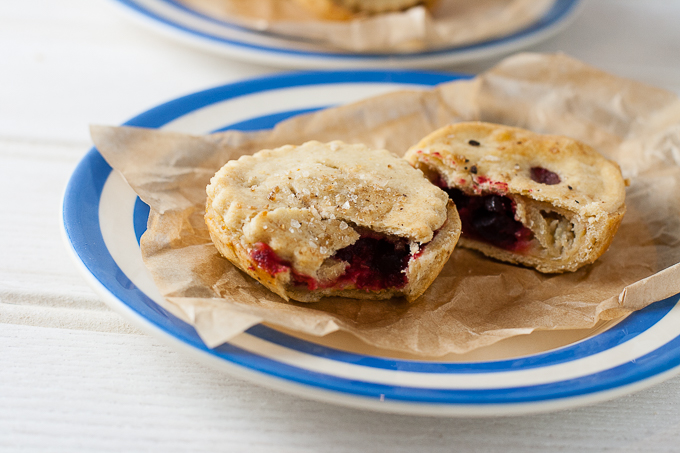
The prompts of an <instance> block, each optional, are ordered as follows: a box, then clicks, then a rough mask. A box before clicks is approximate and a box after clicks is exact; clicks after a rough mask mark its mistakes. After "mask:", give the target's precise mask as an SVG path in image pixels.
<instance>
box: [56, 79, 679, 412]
mask: <svg viewBox="0 0 680 453" xmlns="http://www.w3.org/2000/svg"><path fill="white" fill-rule="evenodd" d="M464 77H466V76H462V75H455V74H443V73H424V72H409V71H347V72H345V71H334V72H303V73H293V74H282V75H275V76H269V77H265V78H260V79H254V80H249V81H245V82H239V83H234V84H229V85H225V86H221V87H217V88H214V89H210V90H207V91H202V92H199V93H196V94H192V95H189V96H186V97H182V98H179V99H176V100H174V101H171V102H168V103H165V104H163V105H160V106H158V107H156V108H154V109H151V110H149V111H147V112H145V113H143V114H141V115H139V116H137V117H135V118H133V119H131V120H130V121H128V122H127V123H126V124H127V125H134V126H144V127H152V128H162V129H166V130H173V131H181V132H187V133H194V134H202V133H207V132H210V131H215V130H223V129H229V128H233V129H240V130H255V129H262V128H269V127H272V126H273V125H274V124H276V123H277V122H279V121H281V120H283V119H285V118H288V117H290V116H293V115H295V114H298V113H303V112H309V111H313V110H317V109H321V108H324V107H328V106H332V105H338V104H342V103H347V102H351V101H354V100H359V99H362V98H366V97H368V96H372V95H377V94H381V93H385V92H388V91H392V90H397V89H402V88H411V89H419V88H428V87H431V86H433V85H436V84H438V83H441V82H445V81H449V80H455V79H458V78H464ZM147 216H148V207H147V206H146V205H145V204H144V203H143V202H141V201H140V200H139V198H137V196H136V194H135V193H134V192H133V191H132V189H130V187H129V186H128V185H127V184H126V183H125V181H124V180H123V179H122V177H121V176H120V175H119V174H118V173H117V172H114V171H112V170H111V167H110V166H109V165H108V164H107V163H106V161H104V159H103V158H102V157H101V155H100V154H99V153H98V152H97V150H96V149H94V148H93V149H91V150H90V151H89V152H88V153H87V155H86V156H85V157H84V158H83V159H82V161H81V162H80V164H79V165H78V167H77V168H76V170H75V171H74V173H73V175H72V177H71V179H70V181H69V183H68V186H67V188H66V191H65V194H64V199H63V209H62V218H63V221H62V227H63V229H62V232H63V234H64V238H65V241H66V243H67V245H68V248H69V250H70V251H71V252H72V255H73V257H74V258H75V261H76V263H77V265H78V267H79V269H80V270H81V271H82V273H83V275H85V277H86V278H87V280H88V281H89V282H90V284H91V285H92V286H93V288H95V290H96V291H97V292H98V293H99V294H100V295H101V296H102V298H103V299H104V300H105V301H106V302H107V303H108V304H109V305H110V306H111V307H112V308H114V309H115V310H117V311H119V312H120V313H121V314H123V315H124V316H126V317H127V318H128V319H130V320H131V321H133V322H134V323H136V324H137V325H138V326H140V327H141V328H143V329H145V330H146V331H147V332H149V333H151V334H153V335H156V336H158V337H160V338H162V339H165V340H167V341H169V342H171V343H172V344H174V345H175V346H177V347H178V348H180V349H183V350H184V351H186V352H188V353H189V354H190V355H191V356H193V357H195V358H197V359H199V360H202V361H204V362H206V363H208V364H209V365H212V366H216V367H218V368H220V369H223V370H226V371H228V372H229V373H231V374H233V375H236V376H239V377H242V378H245V379H248V380H251V381H253V382H256V383H259V384H262V385H266V386H269V387H272V388H276V389H280V390H283V391H286V392H290V393H294V394H297V395H300V396H304V397H306V398H313V399H317V400H322V401H327V402H332V403H336V404H342V405H347V406H352V407H359V408H365V409H371V410H377V411H386V412H395V413H406V414H427V415H449V416H495V415H507V414H525V413H534V412H541V411H550V410H557V409H563V408H568V407H575V406H580V405H585V404H592V403H595V402H598V401H603V400H606V399H610V398H614V397H616V396H620V395H623V394H627V393H630V392H633V391H636V390H639V389H641V388H644V387H647V386H649V385H652V384H654V383H657V382H660V381H661V380H663V379H666V378H668V377H670V376H672V375H674V374H676V373H677V372H678V371H679V370H680V368H679V367H680V307H679V306H678V299H679V296H677V295H676V296H674V297H671V298H669V299H667V300H663V301H659V302H657V303H655V304H652V305H650V306H649V307H647V308H645V309H643V310H641V311H639V312H636V313H633V314H632V315H630V316H628V317H627V318H625V319H623V320H621V321H620V322H618V323H610V324H605V325H601V326H598V327H597V328H596V329H591V330H587V331H562V332H536V333H533V334H531V335H527V336H521V337H516V338H513V339H510V340H506V341H502V342H499V343H497V344H496V345H492V346H489V347H486V348H481V349H480V350H477V351H474V352H473V353H470V354H466V355H462V356H453V355H452V356H446V357H443V358H439V359H433V360H425V359H419V358H415V357H406V356H403V355H399V354H395V353H390V352H388V351H382V350H379V349H375V348H370V347H368V346H365V345H363V344H362V343H361V342H360V341H359V340H356V339H354V338H353V337H350V336H349V335H348V334H331V335H329V336H328V337H324V338H310V337H303V336H300V335H296V334H294V333H290V332H283V331H280V330H277V329H275V328H272V327H269V326H266V325H257V326H255V327H252V328H250V329H248V330H247V331H246V332H245V333H243V334H241V335H239V336H237V337H236V338H234V339H233V340H231V341H229V342H228V343H226V344H224V345H222V346H220V347H217V348H215V349H210V348H207V347H206V346H205V345H204V344H203V342H202V341H201V340H200V338H199V337H198V335H197V334H196V332H195V330H194V329H193V327H191V326H189V325H188V324H186V323H184V322H183V321H181V320H179V319H178V318H176V317H175V316H173V315H172V314H171V313H169V312H168V311H167V310H165V309H164V308H162V307H161V305H159V304H158V301H160V300H162V297H161V295H160V294H159V292H158V290H157V289H156V287H155V285H154V283H153V281H152V280H151V278H150V276H149V274H148V271H147V270H146V268H145V267H144V264H143V262H142V259H141V254H140V250H139V237H140V236H141V234H142V233H143V232H144V230H145V229H146V220H147Z"/></svg>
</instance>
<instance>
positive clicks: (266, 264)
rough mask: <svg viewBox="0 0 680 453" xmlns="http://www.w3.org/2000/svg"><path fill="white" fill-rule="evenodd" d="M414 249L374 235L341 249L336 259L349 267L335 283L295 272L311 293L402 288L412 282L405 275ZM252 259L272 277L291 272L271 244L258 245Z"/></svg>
mask: <svg viewBox="0 0 680 453" xmlns="http://www.w3.org/2000/svg"><path fill="white" fill-rule="evenodd" d="M410 255H411V253H410V248H409V245H408V241H406V240H405V239H395V240H388V239H386V238H382V237H377V236H373V235H363V236H362V237H361V238H359V240H357V241H356V242H355V243H354V244H352V245H350V246H348V247H345V248H343V249H340V250H338V251H337V252H336V253H335V255H333V258H336V259H339V260H342V261H346V262H347V263H349V266H347V268H346V269H345V273H344V274H343V275H341V276H340V277H339V278H338V279H337V280H335V281H333V282H328V283H324V285H323V286H321V285H319V282H318V281H317V280H316V279H314V278H312V277H309V276H307V275H302V274H299V273H297V272H295V271H292V276H293V281H294V282H295V285H296V286H307V288H308V289H309V290H310V291H313V290H315V289H319V288H338V289H342V288H345V287H348V286H354V287H355V288H357V289H362V290H366V291H380V290H382V289H390V288H402V287H404V286H405V285H406V283H408V278H407V277H406V274H405V273H404V272H403V271H404V270H405V269H406V268H407V267H408V261H409V259H410ZM250 256H251V257H252V258H253V260H254V261H255V262H256V263H257V264H258V266H259V267H260V268H261V269H264V270H265V271H266V272H268V273H269V274H270V275H276V274H278V273H279V272H284V271H286V270H289V269H291V264H290V263H289V262H287V261H285V260H282V259H281V258H280V257H279V256H278V255H277V254H276V252H274V251H273V250H272V249H271V247H269V246H268V245H267V244H264V243H261V242H258V243H257V244H255V245H254V247H253V250H252V251H251V252H250Z"/></svg>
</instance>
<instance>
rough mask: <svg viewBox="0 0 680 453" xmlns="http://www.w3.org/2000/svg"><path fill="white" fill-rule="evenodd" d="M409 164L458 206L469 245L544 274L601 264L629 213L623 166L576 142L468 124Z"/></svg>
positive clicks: (431, 143)
mask: <svg viewBox="0 0 680 453" xmlns="http://www.w3.org/2000/svg"><path fill="white" fill-rule="evenodd" d="M405 158H406V159H407V160H408V161H409V162H410V163H411V164H412V165H413V166H414V167H416V168H418V169H420V170H422V171H423V172H424V173H425V174H426V175H427V176H428V178H429V179H430V180H431V181H432V182H433V183H434V184H435V185H437V186H439V187H441V188H442V189H444V190H445V191H446V192H447V193H448V194H449V195H450V197H451V198H452V199H453V201H454V202H455V203H456V206H457V208H458V211H459V214H460V217H461V220H462V224H463V234H462V236H461V239H460V245H461V246H464V247H468V248H472V249H475V250H479V251H480V252H482V253H484V254H486V255H488V256H491V257H494V258H497V259H499V260H502V261H508V262H511V263H516V264H522V265H526V266H530V267H534V268H536V269H537V270H539V271H541V272H547V273H553V272H564V271H574V270H576V269H578V268H580V267H581V266H583V265H585V264H588V263H592V262H593V261H595V260H596V259H597V258H599V257H600V256H601V255H602V253H604V252H605V251H606V250H607V248H608V247H609V244H610V243H611V241H612V239H613V238H614V234H615V233H616V230H617V229H618V226H619V224H620V223H621V220H622V218H623V215H624V213H625V210H626V207H625V181H624V179H623V177H622V176H621V171H620V169H619V167H618V165H617V164H616V163H614V162H611V161H609V160H607V159H605V158H604V157H603V156H601V155H600V154H599V153H597V151H595V150H594V149H592V148H590V147H589V146H587V145H585V144H583V143H580V142H578V141H576V140H573V139H570V138H567V137H562V136H556V135H541V134H536V133H533V132H531V131H528V130H524V129H520V128H514V127H508V126H502V125H498V124H490V123H482V122H467V123H458V124H453V125H449V126H445V127H443V128H441V129H439V130H437V131H435V132H433V133H432V134H430V135H428V136H427V137H425V138H424V139H422V140H421V141H420V142H419V143H418V144H416V145H415V146H413V147H411V148H410V149H409V151H408V152H407V153H406V155H405Z"/></svg>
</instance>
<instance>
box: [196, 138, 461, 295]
mask: <svg viewBox="0 0 680 453" xmlns="http://www.w3.org/2000/svg"><path fill="white" fill-rule="evenodd" d="M207 195H208V199H207V203H206V213H205V221H206V224H207V226H208V229H209V230H210V235H211V238H212V240H213V242H214V244H215V246H216V247H217V249H218V250H219V252H220V253H221V254H222V255H223V256H224V257H225V258H227V259H228V260H229V261H231V262H232V263H234V264H235V265H236V266H238V267H239V268H240V269H242V270H243V271H244V272H246V273H247V274H249V275H250V276H252V277H254V278H255V279H257V280H258V281H259V282H260V283H262V284H263V285H264V286H266V287H267V288H269V289H270V290H271V291H273V292H275V293H276V294H278V295H279V296H281V297H283V298H284V299H286V300H288V299H294V300H298V301H303V302H313V301H318V300H319V299H320V298H321V297H324V296H342V297H351V298H364V299H386V298H390V297H393V296H401V295H403V296H405V297H406V298H407V299H408V300H409V301H412V300H414V299H416V298H417V297H418V296H420V295H421V294H422V293H423V292H424V291H425V290H426V289H427V287H428V286H429V285H430V284H431V283H432V281H433V280H434V279H435V277H436V276H437V275H438V274H439V272H440V270H441V268H442V267H443V265H444V264H445V263H446V261H447V260H448V258H449V256H450V255H451V252H452V251H453V248H454V246H455V244H456V242H457V240H458V236H459V235H460V230H461V225H460V219H459V217H458V214H457V212H456V209H455V207H454V205H453V203H452V202H451V201H449V198H448V196H447V194H446V193H445V192H444V191H442V190H441V189H439V188H438V187H435V186H434V185H432V184H431V183H430V182H429V181H428V180H427V179H426V178H425V177H424V176H423V174H422V172H420V171H418V170H416V169H414V168H413V167H411V166H410V165H409V164H408V162H406V161H405V160H403V159H400V158H398V157H396V156H395V155H393V154H391V153H390V152H389V151H387V150H374V149H370V148H367V147H366V146H364V145H349V144H345V143H343V142H339V141H335V142H330V143H320V142H316V141H311V142H307V143H305V144H303V145H300V146H292V145H288V146H283V147H281V148H277V149H273V150H263V151H260V152H258V153H256V154H254V155H253V156H243V157H241V158H239V159H238V160H234V161H230V162H228V163H227V164H226V165H225V166H224V167H222V169H220V170H219V171H218V172H217V173H216V174H215V176H214V177H213V178H212V179H211V181H210V184H209V185H208V187H207Z"/></svg>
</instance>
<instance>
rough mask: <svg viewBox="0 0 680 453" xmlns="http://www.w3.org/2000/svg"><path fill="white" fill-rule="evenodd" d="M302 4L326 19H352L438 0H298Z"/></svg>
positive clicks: (430, 4) (431, 4)
mask: <svg viewBox="0 0 680 453" xmlns="http://www.w3.org/2000/svg"><path fill="white" fill-rule="evenodd" d="M297 1H298V3H300V4H301V5H302V6H304V7H305V8H307V9H308V10H310V11H312V12H313V13H314V14H316V15H317V16H318V17H319V18H320V19H325V20H350V19H353V18H355V17H361V16H367V15H373V14H381V13H389V12H394V11H403V10H406V9H408V8H411V7H414V6H418V5H424V6H426V7H432V6H433V5H434V3H435V1H436V0H297Z"/></svg>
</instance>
